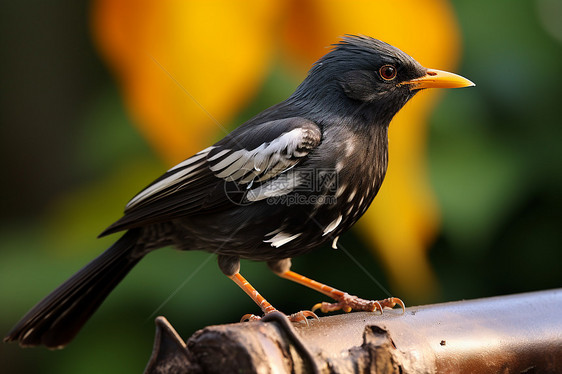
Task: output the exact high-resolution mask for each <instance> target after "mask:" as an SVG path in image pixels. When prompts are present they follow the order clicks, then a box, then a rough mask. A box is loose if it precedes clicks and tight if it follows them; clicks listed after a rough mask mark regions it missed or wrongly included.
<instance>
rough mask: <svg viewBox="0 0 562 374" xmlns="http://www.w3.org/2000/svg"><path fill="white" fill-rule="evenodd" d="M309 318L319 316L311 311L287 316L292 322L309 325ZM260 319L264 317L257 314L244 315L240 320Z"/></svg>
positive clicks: (302, 311)
mask: <svg viewBox="0 0 562 374" xmlns="http://www.w3.org/2000/svg"><path fill="white" fill-rule="evenodd" d="M276 310H277V309H274V310H272V311H271V312H274V311H276ZM271 312H268V313H267V314H269V313H271ZM308 317H312V318H314V319H318V316H317V315H316V313H314V312H311V311H310V310H301V311H300V312H297V313H293V314H291V315H289V316H287V318H288V319H289V321H291V322H306V323H308V322H307V318H308ZM260 319H262V317H260V316H256V315H255V314H244V315H243V316H242V318H241V319H240V322H251V321H259V320H260Z"/></svg>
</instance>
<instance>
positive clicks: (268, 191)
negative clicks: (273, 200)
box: [246, 171, 302, 201]
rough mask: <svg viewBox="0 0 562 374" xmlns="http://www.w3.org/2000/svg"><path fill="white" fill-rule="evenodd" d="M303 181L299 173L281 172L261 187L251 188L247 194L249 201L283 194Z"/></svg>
mask: <svg viewBox="0 0 562 374" xmlns="http://www.w3.org/2000/svg"><path fill="white" fill-rule="evenodd" d="M301 181H302V178H301V177H300V175H299V173H297V172H291V171H289V172H287V173H284V174H281V175H280V176H279V177H278V178H275V179H273V180H271V181H268V182H265V183H263V184H262V185H260V186H259V187H256V188H254V189H251V190H249V191H248V193H247V194H246V199H247V200H248V201H259V200H263V199H267V198H268V197H275V196H282V195H286V194H288V193H289V192H291V191H293V190H294V189H295V187H296V186H298V185H299V184H300V183H301Z"/></svg>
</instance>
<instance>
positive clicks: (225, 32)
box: [92, 0, 459, 300]
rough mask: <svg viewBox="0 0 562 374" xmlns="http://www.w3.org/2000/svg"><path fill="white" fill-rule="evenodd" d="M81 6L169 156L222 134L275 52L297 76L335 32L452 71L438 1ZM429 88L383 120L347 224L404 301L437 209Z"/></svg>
mask: <svg viewBox="0 0 562 374" xmlns="http://www.w3.org/2000/svg"><path fill="white" fill-rule="evenodd" d="M92 14H93V17H92V21H93V22H92V24H93V32H94V36H95V40H96V41H97V43H98V46H99V48H100V51H101V53H102V55H103V56H104V57H105V59H106V60H107V62H108V64H109V66H110V67H111V69H112V70H113V72H114V73H115V76H116V78H117V80H118V82H119V84H120V86H121V88H122V92H123V96H124V98H125V102H126V106H127V108H128V110H129V111H130V113H131V115H132V116H133V118H134V121H135V124H136V125H138V128H139V131H141V133H142V134H143V135H144V136H145V137H146V139H147V140H148V141H149V142H150V144H152V146H153V147H154V149H155V150H156V151H157V152H158V153H159V154H160V155H161V156H162V157H163V158H164V159H165V160H166V161H167V162H169V163H170V164H173V163H176V162H178V161H181V160H183V159H185V158H186V157H188V156H190V155H191V154H193V153H195V152H197V151H199V150H200V149H202V148H204V147H206V146H208V145H209V144H210V143H211V142H212V141H213V140H215V139H216V138H219V137H222V136H223V135H224V134H225V133H224V131H226V130H224V128H223V127H222V125H221V124H223V123H228V122H229V121H231V120H232V118H233V117H234V116H235V115H236V114H237V113H238V112H239V111H240V110H241V109H242V108H244V107H245V106H246V105H247V104H248V103H249V102H251V101H252V100H253V99H255V95H256V93H257V92H258V90H259V89H260V87H261V85H262V83H263V81H264V79H265V77H266V76H267V74H268V72H269V70H270V65H271V64H272V62H273V61H274V60H276V59H278V57H280V58H281V60H282V61H284V62H286V63H287V64H289V65H290V66H291V67H292V68H293V69H296V70H298V71H299V75H300V76H302V77H304V76H305V74H306V71H307V69H308V68H309V67H310V65H311V64H312V63H313V62H314V61H315V60H316V59H317V58H319V57H320V56H322V55H323V54H325V53H326V51H327V49H326V46H329V45H330V44H332V43H334V42H336V41H337V40H338V39H339V38H340V37H341V36H342V35H344V34H364V35H369V36H373V37H376V38H378V39H382V40H384V41H386V42H388V43H390V44H393V45H395V46H397V47H399V48H400V49H402V50H404V51H405V52H407V53H409V54H410V55H412V56H413V57H414V58H416V59H417V60H418V61H419V62H420V63H421V64H422V65H424V66H427V67H432V68H437V69H453V68H454V65H455V62H456V60H457V57H458V54H459V50H458V48H459V40H458V39H459V37H458V31H457V26H456V23H455V19H454V15H453V12H452V9H451V7H450V5H449V4H448V3H447V2H446V1H445V0H431V1H430V0H426V1H416V0H403V1H384V2H383V1H374V0H371V1H355V0H354V1H342V0H287V1H271V0H270V1H259V0H246V1H232V0H197V1H189V0H170V1H166V0H164V1H149V0H140V1H139V0H97V1H94V5H93V12H92ZM436 95H438V94H437V93H434V92H427V93H425V92H424V93H423V94H420V95H418V96H419V97H416V99H415V100H413V101H412V102H410V103H409V104H408V105H407V106H406V107H405V108H404V109H403V110H402V111H401V112H400V113H399V115H398V116H397V117H396V118H395V119H394V121H393V122H392V125H391V130H390V160H391V162H390V166H389V170H388V174H387V178H386V181H385V183H384V184H383V187H382V189H381V191H380V193H379V196H378V197H377V198H376V199H375V203H374V204H373V206H372V207H371V208H370V209H369V211H368V212H367V213H366V215H365V217H364V218H363V219H361V220H360V223H359V224H358V227H359V230H360V233H361V235H362V236H363V238H364V239H365V240H366V241H368V242H369V243H372V247H373V250H374V251H375V252H376V253H377V254H378V256H379V258H380V259H381V260H382V262H383V263H384V265H385V268H386V269H387V271H388V275H389V277H390V279H391V282H392V286H393V289H394V291H395V292H396V293H397V294H398V295H399V296H402V297H404V298H405V299H407V300H412V299H417V300H420V299H421V300H423V299H424V298H425V299H426V300H427V298H428V297H430V296H431V295H432V293H433V292H435V291H436V290H437V288H436V282H435V279H434V275H433V272H432V270H431V267H430V265H429V263H428V260H427V256H426V249H427V248H428V247H429V245H430V244H431V242H432V240H433V238H434V236H435V234H436V232H437V230H438V225H439V211H438V208H437V205H436V202H435V198H434V196H433V194H432V190H431V187H430V185H429V182H428V176H427V165H426V156H425V153H426V137H427V120H428V116H429V114H430V111H431V109H432V107H433V106H434V105H435V99H436ZM281 99H283V97H280V98H279V100H281ZM264 109H265V108H264Z"/></svg>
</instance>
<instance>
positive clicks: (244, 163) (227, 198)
mask: <svg viewBox="0 0 562 374" xmlns="http://www.w3.org/2000/svg"><path fill="white" fill-rule="evenodd" d="M473 85H474V83H472V82H471V81H470V80H468V79H466V78H464V77H461V76H459V75H456V74H453V73H449V72H445V71H441V70H435V69H428V68H425V67H423V66H422V65H421V64H420V63H418V62H417V61H416V60H414V59H413V58H412V57H410V56H409V55H408V54H406V53H404V52H403V51H401V50H400V49H398V48H396V47H393V46H391V45H390V44H387V43H385V42H383V41H380V40H377V39H375V38H372V37H369V36H364V35H345V36H343V37H342V38H340V39H339V40H338V41H337V42H336V43H335V44H333V45H332V48H331V49H330V51H329V52H328V53H327V54H325V55H324V56H323V57H321V58H320V59H319V60H318V61H317V62H316V63H314V64H313V66H312V67H311V69H310V70H309V72H308V75H307V76H306V78H305V79H304V80H303V81H302V83H301V84H300V85H299V86H298V87H297V88H296V90H295V91H294V92H293V93H292V94H291V95H290V96H289V97H288V98H287V99H286V100H284V101H282V102H280V103H278V104H276V105H274V106H272V107H270V108H267V109H265V110H264V111H262V112H261V113H259V114H257V115H256V116H254V117H253V118H251V119H249V120H248V121H246V122H245V123H243V124H242V125H240V126H239V127H237V128H236V129H234V130H233V131H232V132H231V133H229V134H228V135H226V136H225V137H224V138H223V139H222V140H220V141H218V142H217V143H215V144H214V145H211V146H209V147H208V148H205V149H203V150H202V151H200V152H198V153H196V154H195V155H193V156H191V157H189V158H187V159H186V160H185V161H183V162H180V163H179V164H177V165H176V166H174V167H172V168H171V169H169V170H168V171H166V172H165V173H164V174H163V175H162V176H160V177H159V178H157V179H156V180H155V181H154V182H152V183H151V184H149V185H148V186H147V187H146V188H144V189H143V190H141V191H140V192H139V193H138V194H137V195H135V196H134V197H133V198H132V199H131V200H130V201H129V202H128V203H127V205H126V206H125V210H124V214H123V216H122V217H121V218H120V219H118V220H117V221H116V222H114V223H113V224H112V225H110V226H109V227H108V228H107V229H105V230H104V231H103V232H102V233H101V234H100V236H105V235H109V234H114V233H118V232H124V233H123V234H122V236H121V237H120V238H119V239H118V240H117V241H116V242H115V243H114V244H113V245H112V246H111V247H110V248H109V249H107V250H106V251H105V252H103V253H102V254H101V255H99V256H98V257H97V258H95V259H94V260H92V261H91V262H90V263H88V264H87V265H86V266H84V267H83V268H82V269H81V270H79V271H78V272H77V273H76V274H74V275H73V276H72V277H70V278H69V279H68V280H67V281H65V282H64V283H62V284H61V285H60V286H59V287H58V288H56V289H55V290H54V291H53V292H51V293H50V294H49V295H48V296H47V297H45V298H44V299H43V300H42V301H40V302H39V303H38V304H37V305H35V306H34V307H33V308H32V309H31V310H30V311H29V312H28V313H27V314H25V316H24V317H22V319H21V320H20V321H19V322H18V323H17V324H16V325H15V326H14V327H13V328H12V330H11V331H10V332H9V333H8V335H7V336H6V337H5V338H4V341H5V342H9V341H17V342H18V343H19V344H20V345H21V346H22V347H28V346H37V345H44V346H46V347H47V348H50V349H57V348H63V347H64V346H65V345H67V344H68V343H69V342H70V341H71V340H72V339H73V338H74V337H75V336H76V334H77V333H78V332H79V330H80V329H81V328H82V326H83V325H84V324H85V323H86V322H87V320H88V319H89V318H90V317H91V315H92V314H93V313H94V312H95V311H96V310H97V309H98V307H99V306H100V305H101V304H102V302H103V301H104V300H105V298H106V297H107V296H108V295H109V293H110V292H111V291H112V290H113V289H114V288H115V287H116V286H117V284H118V283H120V282H121V280H122V279H123V278H124V277H125V276H126V275H127V273H128V272H129V271H130V270H131V269H132V268H133V267H134V266H135V265H136V264H137V263H138V262H139V261H140V260H141V259H142V258H143V257H144V256H145V255H146V254H148V253H149V252H151V251H153V250H156V249H159V248H162V247H167V246H172V247H175V248H176V249H179V250H182V251H191V250H199V251H206V252H210V253H213V254H216V255H217V259H218V266H219V268H220V270H221V271H222V272H223V273H224V274H225V275H226V276H227V277H229V278H230V279H232V280H233V281H234V282H235V283H236V284H237V285H238V286H239V287H240V288H241V289H242V290H243V291H244V292H246V293H247V294H248V295H249V296H250V297H251V298H252V299H253V300H254V301H255V302H256V304H257V305H258V306H259V307H260V309H261V310H262V312H263V314H265V315H267V314H269V313H271V312H273V311H276V308H275V307H273V306H272V305H271V304H270V303H269V302H268V301H267V300H266V299H265V298H264V297H263V296H262V295H260V293H259V292H258V291H257V290H256V289H255V288H254V287H253V286H252V285H251V284H250V283H249V282H248V281H247V280H246V279H245V278H244V277H243V276H242V275H241V273H240V260H241V259H248V260H254V261H262V262H266V263H267V265H268V266H269V268H270V269H271V270H272V271H273V272H274V273H275V274H277V275H279V276H281V277H282V278H286V279H289V280H292V281H295V282H297V283H300V284H302V285H304V286H307V287H310V288H312V289H314V290H316V291H319V292H321V293H323V294H324V295H326V296H328V297H330V298H332V299H333V300H334V301H335V302H332V303H328V302H323V303H320V304H317V305H315V308H313V311H314V310H315V309H320V310H321V311H323V312H329V311H335V310H343V311H346V312H349V311H351V310H364V311H365V310H366V311H375V310H378V311H381V312H382V309H383V308H392V307H395V306H396V305H397V304H398V305H400V306H401V307H402V308H404V303H403V302H402V300H400V299H399V298H396V297H390V298H387V299H383V300H366V299H361V298H359V297H357V296H352V295H349V294H348V293H346V292H343V291H340V290H338V289H336V288H333V287H330V286H328V285H325V284H322V283H320V282H317V281H314V280H312V279H309V278H307V277H305V276H303V275H300V274H297V273H295V272H293V271H291V270H290V268H291V258H294V257H296V256H300V255H303V254H306V253H308V252H310V251H312V250H313V249H315V248H317V247H320V246H322V245H324V244H327V245H331V246H332V247H334V248H337V241H338V238H339V237H340V236H341V235H342V234H344V233H345V232H346V231H348V230H349V229H350V228H351V227H352V226H353V225H354V224H355V222H357V220H358V219H359V218H360V217H361V216H362V215H363V214H364V213H365V211H366V210H367V208H368V207H369V206H370V204H371V202H372V201H373V199H374V198H375V196H376V195H377V192H378V191H379V188H380V187H381V184H382V183H383V180H384V177H385V174H386V170H387V165H388V131H389V124H390V122H391V120H392V118H393V117H394V115H395V114H396V113H397V112H398V111H399V110H400V109H401V108H402V107H403V106H404V105H405V104H406V103H407V102H408V101H409V100H410V99H411V98H412V97H413V96H414V95H416V94H417V93H418V92H420V91H422V90H424V89H427V88H454V87H468V86H473ZM313 311H302V312H299V313H294V314H292V315H290V316H289V318H290V319H291V321H302V320H303V319H304V320H306V318H308V317H315V316H316V315H315V313H314V312H313ZM259 319H260V316H256V315H253V314H248V315H245V316H244V317H243V320H250V321H251V320H259Z"/></svg>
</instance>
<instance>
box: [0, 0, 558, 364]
mask: <svg viewBox="0 0 562 374" xmlns="http://www.w3.org/2000/svg"><path fill="white" fill-rule="evenodd" d="M1 7H2V11H1V12H0V41H1V48H0V54H1V59H0V82H1V84H0V98H1V101H0V122H1V124H0V132H1V133H0V152H1V157H0V162H1V165H0V167H1V170H2V183H1V184H0V196H1V200H0V201H1V203H2V205H1V209H0V220H1V224H0V237H1V241H0V300H2V302H1V308H0V332H1V333H2V335H4V334H5V333H7V331H8V330H9V329H10V327H11V326H12V325H13V324H14V323H15V322H17V320H18V319H19V318H20V317H21V316H22V315H23V314H24V313H25V312H26V311H27V310H28V309H29V308H30V307H32V306H33V305H34V304H35V303H36V302H37V301H39V300H40V299H41V298H42V297H44V296H45V295H46V294H47V293H48V292H50V291H51V290H52V289H54V288H55V287H56V286H57V285H59V284H60V283H61V282H62V281H64V280H65V279H66V278H68V277H69V276H70V275H71V274H73V273H74V272H75V271H76V270H78V269H79V268H80V267H81V266H83V265H84V264H85V263H87V262H88V261H89V260H91V259H92V258H93V257H95V256H96V255H97V254H99V253H101V251H103V250H104V249H105V248H106V247H108V246H109V245H110V244H111V243H112V242H113V241H114V240H115V239H116V236H115V235H114V236H112V237H109V238H103V239H96V236H97V235H98V234H99V233H100V232H101V231H102V230H103V229H104V228H105V227H106V226H108V225H109V224H111V223H112V222H113V221H115V220H116V219H118V218H119V217H120V215H121V214H122V210H123V207H124V205H125V203H126V202H127V201H128V200H129V199H130V198H131V197H132V196H133V195H134V194H136V193H137V192H138V191H139V190H140V189H141V188H142V187H144V186H145V185H147V184H148V183H150V182H151V181H152V180H153V179H155V178H156V177H158V176H159V175H160V174H161V173H162V172H163V171H164V170H166V169H167V168H168V167H170V166H172V165H173V164H174V163H176V162H179V161H181V160H183V159H185V158H187V157H188V156H190V155H192V154H193V153H195V152H197V151H198V150H200V149H203V148H205V147H207V146H208V145H210V144H211V143H212V142H214V141H216V140H218V139H220V138H221V137H222V136H224V135H225V133H224V132H223V131H222V130H221V128H220V127H219V126H218V125H217V123H220V124H221V125H222V126H224V127H225V128H227V129H229V130H230V129H232V128H234V127H236V126H237V125H239V124H240V123H242V122H243V121H244V120H246V119H248V118H249V117H251V116H253V115H254V114H256V113H258V112H259V111H261V110H263V109H265V108H266V107H268V106H270V105H273V104H275V103H277V102H279V101H281V100H283V99H284V98H286V97H287V96H288V95H289V94H290V93H291V92H292V91H293V90H294V88H295V87H296V86H297V85H298V83H299V82H300V81H301V80H302V79H303V78H304V77H305V76H306V71H307V69H308V68H309V67H310V65H311V64H312V63H313V62H314V61H315V60H316V59H317V58H319V57H320V56H322V55H323V54H325V53H326V52H327V49H326V47H327V46H329V44H331V43H334V42H336V41H337V40H338V38H339V37H340V36H341V35H343V34H346V33H351V34H366V35H370V36H373V37H377V38H380V39H382V40H385V41H387V42H389V43H391V44H393V45H395V46H397V47H399V48H401V49H402V50H404V51H405V52H407V53H409V54H410V55H412V56H413V57H414V58H416V59H417V60H418V61H419V62H420V63H422V64H423V65H424V66H426V67H431V68H436V69H443V70H450V71H454V72H456V73H459V74H461V75H463V76H466V77H467V78H469V79H471V80H472V81H474V82H475V83H476V87H475V88H470V89H463V90H446V91H445V90H443V91H441V92H423V93H421V94H419V95H417V96H416V98H415V99H414V100H413V101H411V102H410V103H408V105H407V106H406V107H405V108H404V110H403V111H401V112H400V114H399V115H398V116H397V117H396V118H395V120H394V121H393V123H392V124H391V128H390V133H391V134H390V147H391V154H390V168H389V172H388V176H387V180H386V181H385V183H384V184H383V187H382V189H381V191H380V194H379V197H377V199H375V203H374V204H373V205H372V207H371V208H370V209H369V211H368V213H367V214H366V215H365V217H364V218H363V219H362V220H361V221H360V224H358V225H357V226H356V227H355V228H354V229H353V230H352V231H351V232H350V233H348V234H346V235H345V236H344V237H342V238H341V239H340V243H341V245H342V247H343V248H344V250H336V251H335V250H332V249H330V248H329V247H326V248H321V249H319V250H317V251H316V252H314V253H311V254H309V255H306V256H303V257H300V258H298V259H295V260H294V261H293V264H294V266H293V269H294V270H295V271H298V272H301V273H303V274H306V275H308V276H310V277H312V278H314V279H317V280H319V281H324V282H326V283H328V284H330V285H333V286H335V287H338V288H340V289H344V290H346V291H348V292H350V293H352V294H357V295H360V296H362V297H366V298H385V297H387V296H389V294H388V293H390V294H392V295H394V296H399V297H401V298H403V300H404V301H405V302H406V304H407V305H416V304H426V303H434V302H444V301H452V300H459V299H470V298H477V297H486V296H494V295H504V294H510V293H519V292H525V291H533V290H541V289H548V288H555V287H560V286H562V269H561V264H562V251H561V249H562V230H561V228H562V213H561V212H562V199H561V194H560V191H561V189H562V123H561V122H562V120H561V118H562V117H561V110H562V109H561V108H562V107H561V104H560V87H561V86H562V23H560V19H562V2H560V1H558V0H535V1H511V0H501V1H495V2H489V1H468V0H452V1H445V0H442V1H438V0H435V1H426V2H419V1H418V2H416V1H414V0H412V1H403V2H400V3H399V4H398V3H391V4H389V3H382V2H378V1H358V2H352V3H351V2H343V1H319V0H318V1H297V0H287V1H271V2H260V1H246V2H230V1H226V0H224V1H218V0H217V1H163V2H156V1H154V2H151V1H132V0H116V1H110V0H95V1H69V0H54V1H50V2H41V1H22V2H3V4H2V5H1ZM357 262H358V263H360V264H361V265H362V267H358V265H357V264H356V263H357ZM363 269H364V270H363ZM242 274H244V275H245V277H246V278H248V280H249V281H250V282H252V283H253V284H254V286H255V287H256V288H257V289H258V290H260V291H261V292H262V293H263V295H264V296H265V297H266V298H268V300H269V301H271V302H272V303H273V304H274V305H275V306H276V307H278V308H279V309H281V310H282V311H285V312H287V313H291V312H295V311H298V310H301V309H307V308H310V307H311V306H312V305H313V304H315V303H316V302H319V301H323V300H324V299H323V297H322V296H321V295H319V294H316V293H314V292H312V291H309V290H307V289H305V288H303V287H301V286H298V285H295V284H291V283H290V282H287V281H285V280H282V279H279V278H277V277H276V276H275V275H273V274H272V273H271V272H269V271H268V270H267V268H266V266H265V265H264V264H260V263H251V262H247V261H245V262H243V263H242ZM378 283H380V284H381V285H382V287H381V286H379V285H378ZM539 307H540V306H539ZM257 312H258V310H257V307H256V306H255V305H254V304H253V303H252V301H251V300H250V299H249V298H247V297H246V296H245V295H244V294H243V293H242V292H241V291H240V290H239V289H238V288H237V286H235V285H234V284H232V282H231V281H230V280H228V279H227V278H226V277H224V276H223V275H222V273H221V272H220V271H219V269H218V267H217V266H216V260H215V258H214V256H211V255H209V254H206V253H197V252H192V253H189V252H188V253H179V252H177V251H174V250H171V249H163V250H160V251H157V252H155V253H152V254H150V255H149V256H148V257H147V259H146V260H144V261H142V262H141V263H140V264H139V265H138V266H137V267H136V268H135V269H134V270H133V271H132V272H131V274H130V275H129V276H128V277H127V278H126V279H125V280H124V282H123V283H122V284H121V285H120V286H119V287H118V288H117V289H116V290H115V291H114V292H113V293H112V294H111V295H110V297H109V298H108V300H107V301H106V302H105V303H104V304H103V305H102V307H101V308H100V310H99V311H98V312H97V313H96V314H95V315H94V316H93V318H92V319H91V321H90V322H89V323H88V324H86V326H85V328H84V329H83V330H82V332H81V333H80V334H79V335H78V336H77V338H76V339H75V341H73V342H72V343H71V344H70V345H69V346H68V347H67V348H65V349H64V350H62V351H56V352H51V351H47V350H46V349H44V348H36V349H27V350H22V349H20V348H19V347H18V346H17V345H15V344H10V345H8V344H2V345H0V367H1V368H2V372H6V373H12V372H25V373H35V372H37V373H39V372H40V373H51V372H52V373H76V372H80V373H90V372H91V373H98V372H104V373H110V372H115V373H129V372H130V373H136V372H139V371H141V370H142V369H143V368H144V366H145V365H146V362H147V361H148V358H149V355H150V352H151V349H152V342H153V334H154V324H153V319H154V317H155V316H156V315H164V316H166V317H167V318H168V319H169V320H170V322H171V323H172V324H173V325H174V326H175V328H176V329H177V330H178V332H179V333H180V334H181V335H182V336H183V337H184V338H187V337H189V336H190V335H191V334H192V333H193V332H195V331H196V330H198V329H200V328H203V327H204V326H207V325H210V324H221V323H230V322H235V321H237V320H238V319H239V318H240V317H241V316H242V315H243V314H245V313H257Z"/></svg>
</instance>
